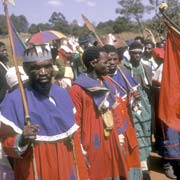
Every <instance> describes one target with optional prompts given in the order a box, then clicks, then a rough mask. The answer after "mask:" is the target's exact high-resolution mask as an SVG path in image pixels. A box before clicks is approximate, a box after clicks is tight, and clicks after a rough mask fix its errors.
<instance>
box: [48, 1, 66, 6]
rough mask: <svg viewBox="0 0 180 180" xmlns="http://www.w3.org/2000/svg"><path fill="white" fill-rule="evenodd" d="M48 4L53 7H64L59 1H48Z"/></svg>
mask: <svg viewBox="0 0 180 180" xmlns="http://www.w3.org/2000/svg"><path fill="white" fill-rule="evenodd" d="M48 4H49V5H51V6H62V5H63V3H62V2H61V1H58V0H50V1H48Z"/></svg>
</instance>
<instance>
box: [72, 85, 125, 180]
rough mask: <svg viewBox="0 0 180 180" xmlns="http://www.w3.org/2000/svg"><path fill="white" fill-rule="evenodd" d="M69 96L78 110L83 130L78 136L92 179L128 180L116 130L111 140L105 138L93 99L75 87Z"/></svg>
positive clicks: (78, 87)
mask: <svg viewBox="0 0 180 180" xmlns="http://www.w3.org/2000/svg"><path fill="white" fill-rule="evenodd" d="M70 95H71V97H72V100H73V102H74V105H75V107H76V110H77V113H76V123H77V124H78V125H80V127H81V129H80V132H79V135H80V138H81V142H82V146H83V149H84V150H85V151H86V152H87V155H86V157H87V160H88V161H89V177H90V179H91V180H104V179H108V178H109V179H112V178H114V179H115V178H116V179H121V178H122V179H126V177H127V166H126V162H125V160H124V157H123V153H122V149H121V147H120V144H119V140H118V135H117V132H116V129H115V128H113V129H112V131H111V133H110V136H109V137H105V136H104V125H103V119H102V117H101V115H99V114H98V113H97V109H96V107H95V105H94V102H93V98H92V96H91V95H90V94H89V93H87V92H86V91H85V90H84V89H82V88H81V87H80V86H78V85H73V86H72V88H71V89H70Z"/></svg>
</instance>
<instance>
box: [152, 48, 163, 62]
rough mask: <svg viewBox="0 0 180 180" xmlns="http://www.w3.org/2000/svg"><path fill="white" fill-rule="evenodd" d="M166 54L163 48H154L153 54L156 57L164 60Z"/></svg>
mask: <svg viewBox="0 0 180 180" xmlns="http://www.w3.org/2000/svg"><path fill="white" fill-rule="evenodd" d="M164 55H165V51H164V49H163V48H154V49H153V56H154V57H155V58H160V59H162V60H164Z"/></svg>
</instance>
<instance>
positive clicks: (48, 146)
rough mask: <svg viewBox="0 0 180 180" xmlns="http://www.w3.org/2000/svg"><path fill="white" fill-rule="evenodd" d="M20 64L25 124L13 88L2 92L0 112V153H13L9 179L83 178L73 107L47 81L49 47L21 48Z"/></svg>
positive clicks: (50, 64) (76, 179) (67, 179)
mask: <svg viewBox="0 0 180 180" xmlns="http://www.w3.org/2000/svg"><path fill="white" fill-rule="evenodd" d="M23 66H24V69H25V71H26V73H27V75H28V76H29V82H28V83H27V84H26V85H25V94H26V99H27V105H28V110H29V115H30V120H31V124H30V125H29V124H27V123H25V114H24V108H23V105H22V97H21V94H20V89H19V88H17V89H15V90H14V91H12V92H10V93H8V95H7V96H6V97H5V99H4V101H3V102H2V104H1V115H0V121H1V129H0V137H1V140H2V144H3V148H4V150H5V152H6V153H7V155H9V156H11V157H13V158H14V176H15V180H32V179H36V180H40V179H41V180H49V179H53V180H59V179H63V180H72V179H73V180H80V179H81V180H85V179H87V173H86V167H85V163H84V164H83V162H84V159H83V156H82V153H81V148H80V144H79V143H78V141H77V138H76V135H75V132H76V130H77V129H78V125H77V124H76V123H75V122H74V113H75V111H74V110H75V109H74V106H73V104H72V101H71V99H70V97H69V95H68V93H67V91H66V90H65V89H62V88H60V87H59V86H57V85H54V84H51V77H52V72H53V68H52V56H51V52H50V47H49V46H48V45H35V46H33V47H32V48H30V49H27V50H26V51H25V53H24V64H23ZM32 143H33V147H32Z"/></svg>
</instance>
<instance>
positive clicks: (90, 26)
mask: <svg viewBox="0 0 180 180" xmlns="http://www.w3.org/2000/svg"><path fill="white" fill-rule="evenodd" d="M81 16H82V18H83V21H84V23H85V25H86V26H87V28H88V29H89V31H91V32H93V33H94V35H95V37H96V39H97V41H98V42H99V44H100V45H101V46H104V44H103V42H102V41H101V39H100V37H99V36H98V34H97V33H96V30H95V28H94V26H93V25H92V24H91V23H90V21H89V19H88V18H87V17H86V16H84V15H83V14H82V15H81Z"/></svg>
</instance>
